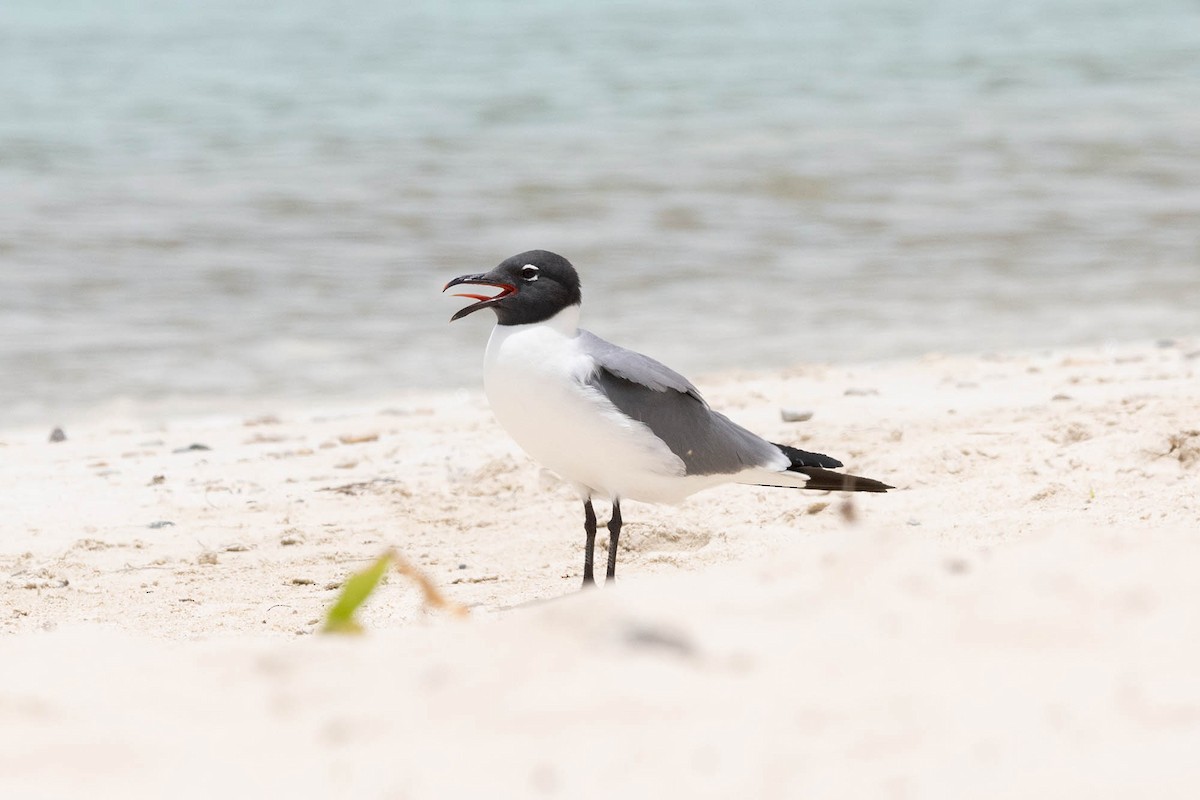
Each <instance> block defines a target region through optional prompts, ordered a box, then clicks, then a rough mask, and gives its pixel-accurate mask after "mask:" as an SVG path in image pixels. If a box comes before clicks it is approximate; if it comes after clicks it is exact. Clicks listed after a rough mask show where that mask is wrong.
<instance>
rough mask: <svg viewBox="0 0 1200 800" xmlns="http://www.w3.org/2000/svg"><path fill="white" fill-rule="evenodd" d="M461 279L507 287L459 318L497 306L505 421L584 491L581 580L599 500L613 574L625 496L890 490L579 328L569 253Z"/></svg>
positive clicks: (490, 367)
mask: <svg viewBox="0 0 1200 800" xmlns="http://www.w3.org/2000/svg"><path fill="white" fill-rule="evenodd" d="M462 284H469V285H479V286H491V287H495V288H497V289H499V290H500V292H499V294H496V295H492V296H488V295H482V294H469V293H463V294H457V295H455V296H456V297H468V298H470V299H472V300H475V301H476V302H475V303H472V304H471V305H469V306H466V307H464V308H462V309H460V310H459V311H458V312H457V313H456V314H455V315H454V316H453V317H451V318H450V321H451V322H453V321H454V320H456V319H462V318H463V317H465V316H467V315H468V314H471V313H474V312H476V311H479V310H480V309H483V308H490V309H492V311H494V312H496V327H495V328H493V329H492V335H491V338H490V339H489V340H488V345H487V354H486V356H485V359H484V372H483V384H484V389H485V391H486V393H487V398H488V402H489V403H490V404H491V406H492V411H493V412H494V413H495V415H496V419H497V420H498V421H499V422H500V425H501V426H502V427H503V428H504V429H505V430H506V431H508V433H509V435H510V436H512V438H513V439H514V440H516V442H517V444H519V445H520V446H521V447H522V448H523V449H524V450H525V452H526V453H528V454H529V455H530V456H532V457H533V458H534V460H535V461H538V462H540V463H541V464H542V465H544V466H545V467H547V468H549V469H550V470H551V471H552V472H555V473H557V474H558V475H560V476H561V477H563V478H564V479H566V480H567V481H568V482H569V483H570V484H571V485H572V486H573V487H574V488H575V490H576V491H577V492H578V493H579V496H580V498H581V499H582V500H583V515H584V516H583V518H584V522H583V528H584V531H585V533H586V535H587V545H586V550H585V552H584V560H583V584H584V586H588V585H592V584H594V583H595V582H596V581H595V578H594V577H593V575H592V559H593V553H594V550H595V545H596V512H595V510H594V509H593V508H592V499H593V498H607V499H608V500H610V501H611V502H612V518H611V519H610V521H609V523H608V572H607V575H606V581H612V580H613V578H614V577H615V575H616V571H617V540H618V538H619V537H620V535H621V501H622V500H639V501H641V502H645V503H678V502H680V501H681V500H683V499H684V498H685V497H687V496H688V495H691V494H693V493H695V492H698V491H700V490H701V489H707V488H709V487H711V486H717V485H719V484H723V483H744V484H751V485H755V486H779V487H789V488H796V489H821V490H825V491H849V492H886V491H887V490H888V489H891V488H894V487H891V486H888V485H887V484H885V483H881V482H879V481H876V480H872V479H870V478H860V477H858V476H856V475H846V474H844V473H840V472H833V471H831V469H832V468H834V467H840V466H842V462H840V461H838V460H837V459H835V458H830V457H829V456H827V455H822V454H820V453H809V452H806V451H804V450H799V449H797V448H795V447H789V446H788V445H786V444H773V443H771V442H768V441H767V440H766V439H762V438H760V437H758V436H756V435H755V434H753V433H751V432H750V431H748V430H746V429H745V428H743V427H741V426H739V425H737V424H736V423H734V422H732V421H731V420H730V419H729V418H728V417H726V416H724V415H723V414H719V413H717V412H716V411H713V410H712V409H711V408H709V405H708V403H707V402H705V400H704V398H703V397H701V396H700V392H699V390H697V389H696V387H695V386H693V385H692V384H691V382H690V381H689V380H688V379H687V378H685V377H683V376H682V375H680V374H679V373H678V372H675V371H674V370H672V369H670V368H668V367H666V366H664V365H663V364H660V363H659V362H657V361H655V360H654V359H652V358H650V357H648V356H644V355H642V354H641V353H635V352H633V351H632V350H626V349H625V348H623V347H618V346H616V345H615V344H610V343H609V342H606V341H605V340H603V339H601V338H600V337H599V336H596V335H595V334H592V333H589V332H588V331H585V330H583V329H581V328H580V327H579V310H580V301H581V294H580V286H579V275H578V274H577V273H576V272H575V268H574V267H573V266H571V263H570V262H569V261H567V259H565V258H563V257H562V256H560V255H556V254H554V253H551V252H548V251H546V250H530V251H528V252H526V253H521V254H519V255H515V256H513V257H512V258H509V259H507V260H505V261H503V262H501V263H500V265H499V266H497V267H496V268H495V269H493V270H492V271H491V272H485V273H481V274H476V275H462V276H460V277H458V278H455V279H454V280H452V281H450V282H449V283H447V284H446V286H445V288H443V289H442V291H443V292H444V291H446V289H449V288H450V287H451V286H459V285H462Z"/></svg>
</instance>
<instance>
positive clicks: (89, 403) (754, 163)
mask: <svg viewBox="0 0 1200 800" xmlns="http://www.w3.org/2000/svg"><path fill="white" fill-rule="evenodd" d="M535 247H541V248H547V249H553V250H557V251H559V252H561V253H563V254H564V255H566V256H568V257H569V258H571V259H572V260H573V261H574V262H575V263H576V265H577V266H579V267H580V268H581V271H582V273H583V277H584V290H585V323H586V324H587V325H588V327H590V328H591V329H593V330H595V331H596V332H597V333H600V334H601V335H603V336H607V337H610V338H613V339H616V340H617V341H619V342H621V343H623V344H626V345H628V346H634V347H637V348H639V349H643V350H645V351H648V352H650V353H652V354H654V355H655V356H657V357H659V358H661V359H663V360H665V361H666V362H667V363H669V364H671V365H672V366H675V367H677V368H679V369H681V370H683V371H685V372H688V373H702V372H704V371H712V370H719V369H722V368H728V367H732V366H739V367H741V366H747V367H772V366H783V365H786V364H791V363H795V362H804V361H825V360H860V359H881V358H888V357H895V356H908V355H914V354H920V353H923V352H926V351H985V350H994V349H999V348H1023V347H1036V346H1043V345H1060V344H1071V343H1082V342H1098V341H1107V340H1125V339H1138V338H1145V337H1166V336H1173V335H1180V334H1183V335H1187V334H1194V333H1196V332H1197V331H1198V330H1200V5H1198V4H1197V3H1196V2H1194V0H1187V1H1184V0H1127V1H1126V2H1114V1H1113V0H1005V2H999V0H993V1H990V2H984V1H983V0H960V1H959V2H955V3H948V2H933V1H932V0H814V2H795V1H794V0H788V1H786V2H785V1H783V0H765V1H764V2H759V3H744V2H740V0H686V1H685V0H639V2H598V1H595V2H587V1H582V2H575V3H567V2H561V1H560V0H534V1H533V2H523V3H507V2H499V0H458V2H454V3H443V2H435V1H434V0H407V1H406V2H395V1H394V0H388V1H387V2H385V1H384V0H357V2H354V3H348V4H347V3H340V2H333V1H332V0H290V2H247V1H246V0H206V2H202V3H197V2H182V1H175V0H124V1H122V0H111V2H97V0H75V2H71V1H70V0H58V1H56V2H50V3H47V2H36V1H35V0H3V2H0V426H5V425H16V424H22V425H23V424H27V423H29V424H42V423H45V424H46V425H49V424H51V423H55V424H57V423H60V422H62V423H69V422H70V420H71V419H73V418H75V417H77V416H79V415H83V414H87V413H97V409H106V408H112V407H120V408H124V409H125V410H130V409H132V410H133V411H134V412H135V413H136V412H137V411H138V410H139V409H146V410H151V409H153V410H154V411H155V412H156V413H160V412H163V411H164V410H185V411H205V410H210V409H216V408H219V407H236V406H237V404H241V403H245V402H248V401H249V402H256V403H257V402H268V401H271V400H272V399H280V398H286V399H287V400H289V401H301V402H306V401H322V402H323V401H327V400H328V401H335V400H337V399H339V398H351V397H354V398H364V397H374V396H385V395H387V394H388V393H389V392H397V391H403V390H405V389H409V388H425V387H448V386H472V387H474V386H478V385H479V380H480V378H479V373H480V362H481V359H482V351H483V346H484V342H485V340H486V337H487V329H488V328H489V326H490V321H491V319H490V318H491V315H490V314H479V315H477V316H474V317H470V318H468V319H467V320H464V321H462V322H458V323H455V324H454V325H453V326H451V325H448V324H447V319H448V318H449V316H450V314H451V313H452V312H453V311H454V310H455V309H456V308H458V306H459V305H460V301H458V300H448V299H443V298H442V297H440V296H439V290H440V288H441V286H442V284H443V283H444V282H445V281H446V280H447V279H448V278H450V277H453V276H455V275H459V274H462V273H464V272H472V271H479V270H484V269H487V268H490V267H491V266H492V265H494V264H495V263H497V262H499V261H500V260H501V259H503V258H504V257H506V256H508V255H511V254H513V253H515V252H518V251H521V250H525V249H530V248H535Z"/></svg>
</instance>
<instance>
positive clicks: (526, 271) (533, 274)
mask: <svg viewBox="0 0 1200 800" xmlns="http://www.w3.org/2000/svg"><path fill="white" fill-rule="evenodd" d="M521 277H522V278H524V279H525V280H527V281H536V280H537V278H538V268H537V267H535V266H534V265H533V264H526V265H525V266H523V267H521Z"/></svg>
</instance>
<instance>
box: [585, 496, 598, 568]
mask: <svg viewBox="0 0 1200 800" xmlns="http://www.w3.org/2000/svg"><path fill="white" fill-rule="evenodd" d="M583 531H584V533H586V534H587V548H586V549H585V550H584V553H583V586H584V588H585V589H586V588H587V587H588V586H595V585H596V579H595V578H594V577H593V576H592V557H593V555H594V553H595V551H596V511H595V509H593V508H592V499H591V498H590V497H589V498H588V499H587V500H584V501H583Z"/></svg>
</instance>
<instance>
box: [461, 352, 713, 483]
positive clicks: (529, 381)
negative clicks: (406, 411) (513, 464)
mask: <svg viewBox="0 0 1200 800" xmlns="http://www.w3.org/2000/svg"><path fill="white" fill-rule="evenodd" d="M502 334H504V335H503V336H502V337H497V336H496V335H495V334H493V340H492V341H491V342H489V344H488V356H487V362H486V365H485V370H484V389H485V391H486V392H487V397H488V402H489V403H490V404H491V407H492V411H493V413H494V414H495V415H496V419H497V421H498V422H499V423H500V425H501V427H503V428H504V430H505V431H506V432H507V433H508V434H509V435H510V436H511V437H512V438H513V440H514V441H516V443H517V444H518V445H520V447H521V448H522V449H523V450H524V451H525V452H526V453H528V454H529V455H530V456H531V457H532V458H533V459H534V460H535V461H537V462H539V463H540V464H542V465H543V466H545V467H546V468H548V469H550V470H551V471H553V472H555V473H557V474H558V475H560V476H561V477H562V478H564V479H565V480H567V481H568V482H570V483H571V484H573V485H574V486H575V488H576V489H577V490H578V491H579V492H580V494H581V495H583V496H584V497H590V496H597V497H616V498H621V499H630V500H643V501H645V502H652V503H674V502H679V501H680V500H682V499H683V498H684V497H687V496H688V495H690V494H692V493H693V492H696V491H699V490H700V489H703V488H706V487H707V486H711V485H712V484H713V483H715V482H721V481H720V480H719V479H718V480H715V481H714V480H713V479H712V477H711V476H710V477H709V478H708V479H707V480H706V479H704V478H702V477H698V476H697V477H685V476H684V465H683V462H682V461H681V460H680V459H679V457H678V456H676V455H675V454H674V453H672V452H671V450H670V448H668V447H667V446H666V445H665V444H664V443H663V442H662V441H661V440H659V439H658V438H657V437H655V436H654V435H653V434H651V433H650V431H649V429H648V428H646V426H645V425H643V424H642V423H640V422H636V421H634V420H630V419H629V418H628V417H625V416H624V415H623V414H621V413H620V412H619V411H617V410H616V408H614V407H613V406H612V404H611V403H609V402H608V401H607V400H606V399H605V398H604V397H603V396H602V395H601V394H600V393H599V392H598V391H597V390H596V389H594V388H592V387H591V386H589V385H587V384H586V383H585V379H586V376H587V375H588V373H589V372H590V371H591V362H590V359H589V358H588V357H587V356H586V355H585V354H581V353H578V352H576V351H575V349H574V345H573V344H572V341H571V340H569V339H564V338H562V337H561V336H558V337H557V338H555V337H550V336H545V335H539V334H538V333H537V332H534V331H530V332H529V335H524V334H520V333H518V334H514V333H513V332H511V331H502Z"/></svg>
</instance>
